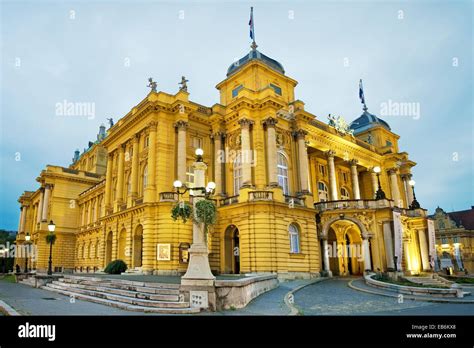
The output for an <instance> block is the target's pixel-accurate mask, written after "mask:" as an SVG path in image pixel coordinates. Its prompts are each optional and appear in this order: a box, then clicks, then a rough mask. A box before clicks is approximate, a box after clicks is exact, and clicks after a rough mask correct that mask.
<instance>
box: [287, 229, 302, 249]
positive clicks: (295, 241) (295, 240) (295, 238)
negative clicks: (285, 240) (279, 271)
mask: <svg viewBox="0 0 474 348" xmlns="http://www.w3.org/2000/svg"><path fill="white" fill-rule="evenodd" d="M288 233H289V237H290V253H292V254H297V253H299V252H300V233H299V230H298V227H297V226H296V225H295V224H290V226H288Z"/></svg>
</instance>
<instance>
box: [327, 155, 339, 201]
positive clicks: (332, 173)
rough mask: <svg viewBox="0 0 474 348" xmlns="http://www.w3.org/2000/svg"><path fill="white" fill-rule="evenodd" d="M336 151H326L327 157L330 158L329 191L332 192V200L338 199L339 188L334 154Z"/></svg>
mask: <svg viewBox="0 0 474 348" xmlns="http://www.w3.org/2000/svg"><path fill="white" fill-rule="evenodd" d="M335 154H336V152H335V151H333V150H329V151H326V157H327V158H328V175H329V191H330V193H331V201H337V200H338V190H337V182H336V167H335V166H334V155H335Z"/></svg>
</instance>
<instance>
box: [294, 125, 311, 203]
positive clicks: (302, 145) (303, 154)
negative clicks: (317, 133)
mask: <svg viewBox="0 0 474 348" xmlns="http://www.w3.org/2000/svg"><path fill="white" fill-rule="evenodd" d="M307 134H308V132H307V131H305V130H304V129H299V130H297V131H296V132H295V135H296V140H297V142H298V171H299V174H300V189H301V193H303V194H308V193H309V186H308V178H309V161H308V151H307V150H306V140H305V137H306V135H307Z"/></svg>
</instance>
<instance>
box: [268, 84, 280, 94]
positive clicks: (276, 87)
mask: <svg viewBox="0 0 474 348" xmlns="http://www.w3.org/2000/svg"><path fill="white" fill-rule="evenodd" d="M270 88H271V89H273V90H274V91H275V93H276V94H278V95H281V88H280V87H278V86H277V85H274V84H273V83H270Z"/></svg>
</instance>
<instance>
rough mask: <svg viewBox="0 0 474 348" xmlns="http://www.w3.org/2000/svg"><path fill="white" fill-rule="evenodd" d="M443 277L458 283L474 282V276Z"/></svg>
mask: <svg viewBox="0 0 474 348" xmlns="http://www.w3.org/2000/svg"><path fill="white" fill-rule="evenodd" d="M443 278H445V279H447V280H450V281H452V282H455V283H458V284H474V278H464V277H449V276H443Z"/></svg>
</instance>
